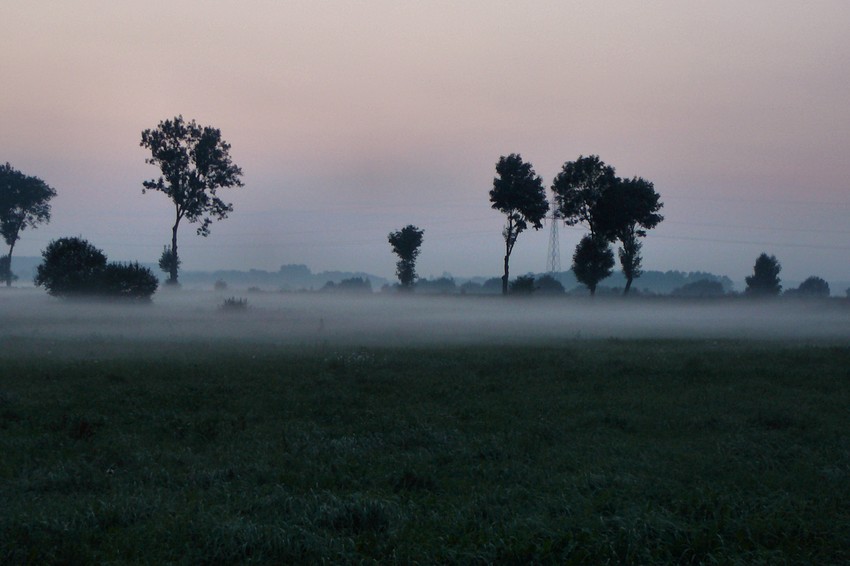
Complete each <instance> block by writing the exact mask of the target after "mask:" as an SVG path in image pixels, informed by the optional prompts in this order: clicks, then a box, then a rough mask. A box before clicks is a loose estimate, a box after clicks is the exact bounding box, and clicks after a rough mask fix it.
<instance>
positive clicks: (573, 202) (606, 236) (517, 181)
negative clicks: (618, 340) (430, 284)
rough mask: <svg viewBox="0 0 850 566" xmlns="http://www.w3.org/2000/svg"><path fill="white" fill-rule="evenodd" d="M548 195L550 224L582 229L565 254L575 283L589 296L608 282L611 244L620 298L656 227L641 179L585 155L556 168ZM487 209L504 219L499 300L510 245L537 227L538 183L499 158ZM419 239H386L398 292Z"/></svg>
mask: <svg viewBox="0 0 850 566" xmlns="http://www.w3.org/2000/svg"><path fill="white" fill-rule="evenodd" d="M551 190H552V193H553V196H554V212H553V219H552V221H553V222H557V221H559V220H562V221H563V222H564V223H565V224H567V225H569V226H575V225H576V224H583V225H585V226H586V227H587V228H588V229H589V230H590V233H589V234H588V235H586V236H585V237H583V238H582V239H581V241H580V242H579V244H578V246H577V247H576V250H575V253H574V254H573V265H572V267H573V272H574V273H575V275H576V278H577V279H578V280H579V281H580V282H581V283H583V284H585V285H586V286H587V287H588V289H590V294H591V295H593V294H594V293H595V292H596V286H597V284H598V283H599V281H601V280H602V279H604V278H606V277H608V276H609V275H611V272H612V268H613V267H614V254H613V252H612V251H611V244H613V243H616V242H619V244H620V247H619V249H618V255H619V258H620V266H621V268H622V270H623V274H624V275H625V277H626V286H625V289H624V291H623V292H624V294H628V292H629V289H630V288H631V286H632V281H633V280H634V279H635V278H636V277H640V274H641V261H642V258H641V254H640V251H641V248H642V244H641V242H640V240H639V238H642V237H644V236H646V230H648V229H650V228H654V227H655V226H657V225H658V223H659V222H661V221H662V220H663V219H664V217H663V216H661V215H660V214H658V211H659V210H660V209H661V207H662V206H663V204H662V203H661V202H660V197H659V195H658V193H656V192H655V187H654V186H653V184H652V183H651V182H649V181H647V180H645V179H643V178H641V177H634V178H632V179H621V178H620V177H617V176H616V174H615V171H614V168H613V167H611V166H610V165H606V164H605V162H603V161H602V160H601V159H599V156H598V155H590V156H587V157H585V156H579V158H578V159H577V160H575V161H567V162H566V163H564V166H563V167H562V168H561V171H560V173H558V175H557V176H556V177H555V179H554V181H553V182H552V186H551ZM490 204H491V207H492V208H494V209H496V210H498V211H499V212H501V213H503V214H504V215H505V216H506V218H507V222H506V224H505V228H504V230H503V231H502V236H503V238H504V240H505V259H504V274H503V275H502V293H503V294H505V295H506V294H508V292H509V290H510V259H511V254H512V253H513V250H514V246H515V245H516V242H517V239H518V238H519V235H520V234H521V233H522V232H524V231H525V230H527V229H528V228H529V227H532V228H534V229H535V230H539V229H540V228H542V227H543V220H544V219H545V218H546V215H547V214H548V213H549V201H548V200H547V199H546V190H545V189H544V188H543V179H542V178H541V177H539V176H538V175H537V174H536V173H535V172H534V169H533V168H532V165H531V163H528V162H526V161H523V159H522V156H520V155H519V154H517V153H512V154H510V155H508V156H502V157H500V158H499V161H498V163H496V177H495V178H494V179H493V188H492V189H491V190H490ZM423 234H424V232H423V230H421V229H419V228H417V227H416V226H413V225H408V226H406V227H404V228H402V229H401V230H399V231H396V232H391V233H390V234H389V237H388V239H389V243H390V246H391V247H392V250H393V253H395V254H396V255H397V256H398V257H399V261H398V263H396V275H397V276H398V279H399V286H400V288H401V289H403V290H410V289H412V287H413V284H414V281H415V279H416V269H415V265H416V258H417V256H418V255H419V248H420V246H421V245H422V238H423ZM527 286H528V285H526V287H527Z"/></svg>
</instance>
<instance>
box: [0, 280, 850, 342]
mask: <svg viewBox="0 0 850 566" xmlns="http://www.w3.org/2000/svg"><path fill="white" fill-rule="evenodd" d="M232 294H233V292H232V291H231V292H230V293H217V292H213V291H189V290H180V291H168V290H166V291H160V292H158V293H157V294H156V295H155V296H154V301H153V303H152V304H147V305H134V304H120V303H119V304H116V303H96V302H79V301H63V300H59V299H55V298H52V297H49V296H48V295H46V294H45V293H44V292H43V291H41V290H38V289H14V288H13V289H0V321H2V324H0V339H8V338H28V337H36V338H49V339H64V338H71V339H84V340H88V339H91V340H102V339H112V338H118V339H122V340H139V341H162V340H167V341H168V340H175V339H176V340H215V339H222V338H227V339H234V340H238V341H250V342H262V343H276V344H277V343H279V344H289V345H296V346H297V345H313V344H324V343H339V344H351V345H364V346H374V345H387V346H403V345H417V344H419V345H426V344H453V343H457V344H471V343H494V344H500V343H549V344H551V343H556V342H557V341H559V340H572V339H576V338H582V339H583V338H608V337H616V338H715V339H722V338H751V339H817V340H822V339H830V340H840V341H845V340H848V339H850V303H848V302H847V301H845V300H828V301H793V300H775V301H752V300H747V299H745V298H736V299H726V300H703V301H690V302H687V301H680V300H675V299H670V298H653V299H641V298H637V297H634V298H630V299H627V300H624V299H612V298H609V297H598V298H596V299H589V298H587V299H576V298H567V297H563V298H543V297H530V298H510V299H505V298H503V297H499V296H495V297H476V296H463V295H459V296H458V295H455V296H445V297H435V296H425V297H417V296H415V295H413V296H398V295H383V294H375V295H367V296H342V295H333V294H319V293H271V292H270V293H249V294H243V295H241V296H242V297H245V298H247V300H248V307H247V309H245V310H233V311H228V310H226V309H223V308H222V304H223V302H224V300H225V298H226V297H228V296H231V295H232Z"/></svg>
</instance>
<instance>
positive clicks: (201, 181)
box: [139, 116, 242, 284]
mask: <svg viewBox="0 0 850 566" xmlns="http://www.w3.org/2000/svg"><path fill="white" fill-rule="evenodd" d="M139 145H140V146H141V147H144V148H146V149H149V150H150V152H151V157H150V158H147V159H145V163H150V164H151V165H156V166H157V167H159V169H160V171H161V172H162V175H161V176H160V177H159V178H158V179H152V180H150V181H145V182H144V183H143V185H144V189H142V192H146V191H160V192H162V193H164V194H165V195H166V196H167V197H168V198H170V199H171V202H172V203H173V204H174V225H173V226H172V228H171V256H170V261H169V262H168V267H169V269H170V273H169V280H168V282H169V283H172V284H176V283H177V268H178V265H179V260H178V258H179V255H178V253H177V229H178V227H179V226H180V221H181V220H183V219H184V218H185V219H186V220H187V221H188V222H190V223H200V226H199V227H198V230H197V233H198V235H200V236H208V235H209V232H210V224H212V222H213V220H222V219H224V218H227V215H228V213H230V212H233V205H232V204H228V203H225V202H224V201H222V200H221V199H220V198H218V196H217V191H218V189H221V188H230V187H241V186H242V181H241V178H240V177H241V176H242V170H241V169H240V168H239V167H237V166H236V165H235V164H234V163H233V162H232V161H231V159H230V144H228V143H227V142H225V141H224V140H223V139H221V130H219V129H217V128H213V127H210V126H199V125H198V124H196V123H195V121H194V120H192V121H191V122H186V121H185V120H183V116H177V117H176V118H174V119H173V120H164V121H162V122H160V123H159V125H158V126H157V127H156V128H155V129H149V130H145V131H143V132H142V141H141V143H140V144H139ZM160 259H162V258H160Z"/></svg>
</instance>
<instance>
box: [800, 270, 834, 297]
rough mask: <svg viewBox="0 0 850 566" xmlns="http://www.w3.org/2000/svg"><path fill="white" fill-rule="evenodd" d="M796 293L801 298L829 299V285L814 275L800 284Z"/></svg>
mask: <svg viewBox="0 0 850 566" xmlns="http://www.w3.org/2000/svg"><path fill="white" fill-rule="evenodd" d="M796 291H797V295H799V296H801V297H828V296H829V283H827V282H826V281H825V280H823V279H821V278H820V277H815V276H814V275H813V276H811V277H809V278H808V279H806V280H805V281H803V282H802V283H800V286H799V287H797V289H796Z"/></svg>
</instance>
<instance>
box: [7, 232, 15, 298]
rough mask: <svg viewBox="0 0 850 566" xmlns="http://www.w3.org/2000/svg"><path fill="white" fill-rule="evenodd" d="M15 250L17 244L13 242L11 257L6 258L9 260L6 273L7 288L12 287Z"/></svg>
mask: <svg viewBox="0 0 850 566" xmlns="http://www.w3.org/2000/svg"><path fill="white" fill-rule="evenodd" d="M14 249H15V242H12V245H11V246H9V255H7V256H6V258H8V260H9V266H8V271H7V272H6V287H11V286H12V250H14Z"/></svg>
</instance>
